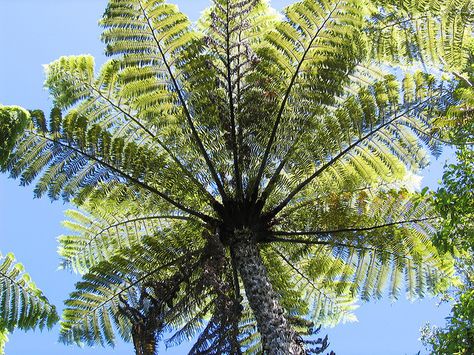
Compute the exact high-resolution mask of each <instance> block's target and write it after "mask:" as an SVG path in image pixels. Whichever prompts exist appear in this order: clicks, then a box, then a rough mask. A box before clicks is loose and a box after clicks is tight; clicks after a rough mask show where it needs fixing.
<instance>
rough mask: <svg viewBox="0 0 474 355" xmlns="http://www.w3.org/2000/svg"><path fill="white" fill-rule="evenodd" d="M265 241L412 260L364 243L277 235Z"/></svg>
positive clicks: (403, 255) (406, 256)
mask: <svg viewBox="0 0 474 355" xmlns="http://www.w3.org/2000/svg"><path fill="white" fill-rule="evenodd" d="M265 242H267V243H271V242H275V243H290V244H291V243H293V244H304V245H325V246H329V247H343V248H349V249H357V250H367V251H371V252H377V253H381V254H387V255H391V256H393V257H396V258H402V259H406V260H410V261H413V258H410V257H409V256H408V255H405V254H399V253H394V252H392V251H389V250H387V249H379V248H373V247H368V246H364V245H354V244H347V243H338V242H331V241H324V240H308V239H298V238H291V239H287V238H278V237H270V238H269V239H267V240H266V241H265Z"/></svg>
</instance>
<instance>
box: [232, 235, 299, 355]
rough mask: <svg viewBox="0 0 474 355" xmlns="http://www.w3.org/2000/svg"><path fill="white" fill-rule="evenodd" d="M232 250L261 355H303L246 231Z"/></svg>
mask: <svg viewBox="0 0 474 355" xmlns="http://www.w3.org/2000/svg"><path fill="white" fill-rule="evenodd" d="M235 238H236V243H235V244H234V245H233V246H232V251H233V255H234V258H235V264H236V266H237V269H238V270H239V273H240V276H241V278H242V281H243V284H244V288H245V294H246V296H247V299H248V301H249V304H250V307H251V308H252V311H253V313H254V315H255V318H256V320H257V327H258V331H259V332H260V335H261V337H262V344H263V353H264V354H269V355H290V354H291V355H295V354H298V355H299V354H306V351H305V349H304V346H303V344H302V342H301V338H300V337H299V336H298V334H297V333H296V332H295V331H294V330H293V329H292V327H291V325H290V324H289V323H288V320H287V319H286V318H285V315H284V311H283V308H282V307H281V306H280V303H279V301H278V296H277V294H276V293H275V291H274V290H273V287H272V285H271V283H270V281H269V279H268V274H267V270H266V268H265V265H264V264H263V260H262V257H261V256H260V252H259V250H258V246H257V243H256V242H255V239H254V238H253V235H252V233H251V232H250V231H249V230H243V231H239V232H238V233H236V235H235Z"/></svg>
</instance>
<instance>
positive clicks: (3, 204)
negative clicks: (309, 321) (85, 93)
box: [0, 0, 449, 355]
mask: <svg viewBox="0 0 474 355" xmlns="http://www.w3.org/2000/svg"><path fill="white" fill-rule="evenodd" d="M174 2H175V3H177V4H178V5H179V6H180V8H181V9H182V10H183V11H184V12H186V13H187V14H188V15H189V16H190V17H191V18H192V19H193V20H195V19H197V17H198V16H199V13H200V11H201V10H203V9H204V8H205V7H206V6H207V5H208V1H207V0H179V1H174ZM289 3H290V1H289V0H278V1H276V0H274V1H272V5H273V6H274V7H275V8H277V9H281V8H282V7H283V6H284V5H286V4H289ZM105 4H106V0H0V47H1V48H2V50H1V55H0V103H1V104H4V105H11V104H17V105H20V106H24V107H26V108H41V109H44V110H45V111H48V110H49V108H50V105H51V104H50V101H49V100H48V94H47V92H46V91H45V90H44V89H43V80H44V77H43V69H42V64H46V63H49V62H51V61H53V60H55V59H56V58H58V57H59V56H61V55H72V54H85V53H87V54H92V55H94V56H95V57H96V63H98V64H100V63H102V62H103V61H104V56H103V46H102V44H101V42H100V40H99V35H100V28H99V27H98V26H97V20H98V19H99V18H100V16H101V14H102V13H103V10H104V8H105ZM447 156H449V155H444V156H442V158H441V159H439V160H438V161H435V162H433V165H432V167H431V168H429V169H428V170H426V171H425V172H424V175H425V179H424V180H423V183H424V184H426V185H428V186H431V187H433V186H435V183H436V181H437V180H438V179H439V178H440V176H441V166H442V162H443V160H445V159H446V157H447ZM67 208H68V206H67V205H64V204H63V203H62V202H55V203H51V202H50V201H48V200H46V199H42V200H34V199H33V194H32V188H30V187H27V188H24V187H18V181H14V180H11V179H7V176H5V175H0V251H1V252H2V253H7V252H10V251H11V252H14V253H15V255H16V257H17V259H19V260H20V261H21V262H22V263H23V264H24V265H25V266H26V268H27V270H28V272H29V273H30V274H31V275H32V276H33V278H34V280H35V281H36V283H37V284H38V285H39V286H40V288H42V289H43V290H44V292H45V293H46V295H47V296H48V297H49V299H50V300H51V301H52V302H53V303H54V304H56V305H57V306H58V307H59V308H61V305H62V301H63V300H64V299H65V298H66V297H67V295H68V293H69V292H70V291H71V290H72V289H73V285H74V282H75V281H77V278H76V277H75V276H73V275H71V274H69V273H67V272H64V271H61V270H57V266H58V264H59V257H58V256H57V254H56V248H57V244H56V237H57V236H58V235H60V234H61V233H63V232H64V231H63V230H62V228H61V225H60V221H62V220H63V219H64V217H63V211H64V210H65V209H67ZM436 303H437V300H424V301H419V302H415V303H410V302H408V301H405V300H401V301H398V302H396V303H394V304H391V303H390V301H388V300H382V301H379V302H375V303H369V304H362V305H361V307H360V308H359V309H358V310H357V311H356V314H357V316H358V318H359V322H358V323H352V324H343V325H339V326H337V327H336V328H334V329H329V330H323V331H324V332H326V333H328V334H329V336H330V341H331V343H332V346H331V349H333V350H334V351H335V352H336V353H338V354H339V355H341V354H342V355H345V354H347V355H362V354H363V355H376V354H384V355H390V354H393V355H399V354H415V353H416V352H418V350H422V345H421V344H420V343H419V342H418V340H417V339H418V337H419V328H420V327H421V326H422V325H423V324H424V322H426V321H430V322H431V323H434V324H440V325H441V324H443V322H444V317H445V316H447V314H448V312H449V306H448V305H442V306H441V307H439V308H438V307H437V306H436ZM57 335H58V328H57V327H55V328H54V329H53V330H52V331H50V332H46V331H44V332H43V333H40V332H36V333H34V332H27V333H24V332H21V331H17V332H15V333H14V334H13V335H11V336H10V342H9V343H8V344H7V347H6V354H7V355H26V354H37V355H59V354H96V355H101V354H112V353H114V354H130V353H132V347H131V346H130V345H129V344H119V345H118V346H117V347H116V348H115V349H113V350H112V349H104V348H96V349H90V348H85V349H80V348H77V347H65V346H64V345H62V344H58V343H57ZM185 349H186V344H184V345H183V346H182V347H181V348H175V349H171V350H169V351H167V352H166V353H167V354H184V353H186V351H185Z"/></svg>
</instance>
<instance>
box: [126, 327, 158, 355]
mask: <svg viewBox="0 0 474 355" xmlns="http://www.w3.org/2000/svg"><path fill="white" fill-rule="evenodd" d="M132 337H133V346H134V347H135V354H136V355H156V353H157V352H156V339H155V332H154V331H152V332H150V331H148V330H147V329H143V328H142V327H140V326H136V325H134V326H133V330H132Z"/></svg>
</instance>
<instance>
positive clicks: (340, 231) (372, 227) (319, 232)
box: [273, 217, 438, 236]
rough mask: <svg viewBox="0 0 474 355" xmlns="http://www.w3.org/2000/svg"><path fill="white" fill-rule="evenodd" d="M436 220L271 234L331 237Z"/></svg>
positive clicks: (413, 220)
mask: <svg viewBox="0 0 474 355" xmlns="http://www.w3.org/2000/svg"><path fill="white" fill-rule="evenodd" d="M435 219H438V218H437V217H425V218H416V219H409V220H405V221H396V222H390V223H385V224H378V225H375V226H370V227H356V228H341V229H333V230H320V231H299V232H285V231H276V232H273V235H283V236H302V235H322V236H324V235H331V234H337V233H347V232H368V231H372V230H376V229H380V228H386V227H392V226H400V225H403V224H410V223H419V222H425V221H430V220H435Z"/></svg>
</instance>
